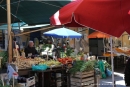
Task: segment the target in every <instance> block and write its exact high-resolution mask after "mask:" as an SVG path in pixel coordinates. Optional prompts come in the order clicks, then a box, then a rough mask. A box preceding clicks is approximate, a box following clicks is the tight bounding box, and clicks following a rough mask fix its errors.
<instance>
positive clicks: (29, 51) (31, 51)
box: [24, 41, 38, 58]
mask: <svg viewBox="0 0 130 87" xmlns="http://www.w3.org/2000/svg"><path fill="white" fill-rule="evenodd" d="M24 52H25V56H26V57H28V55H29V54H31V57H32V58H33V57H34V56H35V55H38V52H37V50H36V49H35V47H34V43H33V41H29V43H28V46H27V47H26V48H25V50H24Z"/></svg>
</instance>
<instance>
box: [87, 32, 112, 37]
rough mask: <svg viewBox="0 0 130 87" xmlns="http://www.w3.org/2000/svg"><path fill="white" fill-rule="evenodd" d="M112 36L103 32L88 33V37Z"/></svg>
mask: <svg viewBox="0 0 130 87" xmlns="http://www.w3.org/2000/svg"><path fill="white" fill-rule="evenodd" d="M109 37H110V36H109V35H107V34H104V33H102V32H98V31H96V32H93V33H92V34H90V35H88V38H109Z"/></svg>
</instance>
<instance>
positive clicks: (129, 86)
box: [124, 58, 130, 87]
mask: <svg viewBox="0 0 130 87" xmlns="http://www.w3.org/2000/svg"><path fill="white" fill-rule="evenodd" d="M124 79H125V84H126V87H130V58H129V59H128V61H127V63H126V67H125V72H124Z"/></svg>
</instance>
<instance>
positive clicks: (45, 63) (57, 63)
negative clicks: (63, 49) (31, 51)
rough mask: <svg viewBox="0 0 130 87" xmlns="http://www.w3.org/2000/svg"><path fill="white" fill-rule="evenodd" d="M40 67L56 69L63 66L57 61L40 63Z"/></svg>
mask: <svg viewBox="0 0 130 87" xmlns="http://www.w3.org/2000/svg"><path fill="white" fill-rule="evenodd" d="M39 64H40V65H47V66H48V67H52V66H54V67H56V66H59V65H61V63H60V62H59V61H56V60H49V61H44V62H40V63H39Z"/></svg>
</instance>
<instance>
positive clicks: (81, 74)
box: [71, 71, 94, 78]
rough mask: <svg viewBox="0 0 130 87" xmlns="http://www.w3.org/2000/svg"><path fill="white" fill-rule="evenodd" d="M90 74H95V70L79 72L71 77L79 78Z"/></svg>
mask: <svg viewBox="0 0 130 87" xmlns="http://www.w3.org/2000/svg"><path fill="white" fill-rule="evenodd" d="M89 76H94V71H89V72H77V73H76V74H75V75H71V77H77V78H86V77H89Z"/></svg>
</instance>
